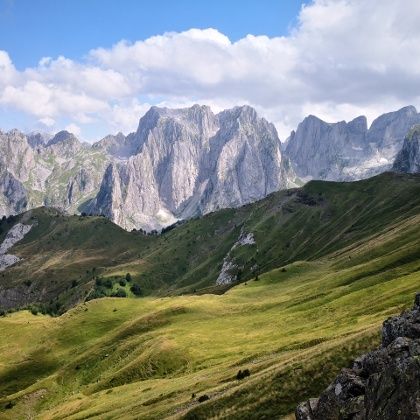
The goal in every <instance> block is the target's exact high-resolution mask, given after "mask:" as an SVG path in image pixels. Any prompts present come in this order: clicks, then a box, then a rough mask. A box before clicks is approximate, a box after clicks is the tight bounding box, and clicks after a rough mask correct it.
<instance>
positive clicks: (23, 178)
mask: <svg viewBox="0 0 420 420" xmlns="http://www.w3.org/2000/svg"><path fill="white" fill-rule="evenodd" d="M416 124H420V114H418V113H417V111H416V109H415V108H414V107H413V106H408V107H405V108H402V109H400V110H399V111H396V112H390V113H387V114H384V115H381V116H380V117H378V118H377V119H375V120H374V121H373V123H372V124H371V126H370V127H369V128H368V126H367V120H366V118H365V117H363V116H361V117H358V118H356V119H354V120H353V121H350V122H348V123H346V122H344V121H341V122H338V123H326V122H324V121H322V120H321V119H319V118H317V117H315V116H308V117H307V118H305V119H304V120H303V121H302V122H301V123H300V124H299V126H298V128H297V129H296V131H293V132H292V133H291V135H290V137H289V138H288V139H287V141H286V142H285V143H284V144H282V142H281V141H280V139H279V136H278V134H277V131H276V129H275V127H274V125H273V124H271V123H269V122H268V121H266V120H265V119H264V118H260V117H259V116H258V115H257V113H256V111H255V110H254V109H253V108H251V107H249V106H242V107H235V108H233V109H229V110H225V111H223V112H220V113H219V114H214V113H213V112H212V111H211V109H210V108H209V107H207V106H199V105H194V106H192V107H191V108H183V109H168V108H158V107H152V108H151V109H150V110H149V111H148V112H147V113H146V114H145V115H144V116H143V117H142V118H141V119H140V122H139V125H138V129H137V131H136V132H134V133H131V134H129V135H127V136H125V135H123V134H122V133H119V134H117V135H109V136H106V137H105V138H104V139H102V140H100V141H98V142H96V143H94V144H93V145H89V144H86V143H82V142H80V141H79V140H78V139H77V138H76V137H75V136H74V135H73V134H71V133H68V132H66V131H61V132H59V133H57V134H56V135H54V136H51V135H46V134H40V133H33V134H27V135H25V134H23V133H22V132H20V131H18V130H11V131H9V132H0V214H3V215H6V216H8V215H13V214H18V213H20V212H23V211H26V210H29V209H31V208H35V207H38V206H48V207H55V208H58V209H61V210H65V211H67V212H68V213H87V214H98V215H104V216H106V217H108V218H109V219H111V220H112V221H114V222H115V223H117V224H118V225H120V226H122V227H123V228H125V229H127V230H132V229H143V230H146V231H151V230H160V229H161V228H162V227H165V226H168V225H171V224H173V223H175V222H177V221H178V220H184V219H189V218H191V217H195V216H199V215H202V214H207V213H210V212H212V211H215V210H217V209H221V208H231V207H239V206H241V205H244V204H247V203H250V202H254V201H257V200H259V199H261V198H263V197H265V196H267V195H268V194H270V193H272V192H274V191H278V190H282V189H288V188H293V187H296V186H299V185H302V184H303V183H304V182H307V181H308V180H310V179H320V180H333V181H351V180H358V179H363V178H367V177H370V176H373V175H376V174H379V173H381V172H384V171H387V170H391V169H392V170H395V171H403V172H418V171H419V146H418V144H419V137H418V134H417V131H416V130H411V129H412V128H413V127H414V126H415V125H416ZM410 130H411V131H410Z"/></svg>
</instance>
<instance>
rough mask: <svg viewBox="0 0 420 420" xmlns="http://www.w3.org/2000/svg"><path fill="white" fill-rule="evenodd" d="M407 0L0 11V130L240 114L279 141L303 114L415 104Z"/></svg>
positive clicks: (417, 72)
mask: <svg viewBox="0 0 420 420" xmlns="http://www.w3.org/2000/svg"><path fill="white" fill-rule="evenodd" d="M419 21H420V2H419V1H418V0H404V2H398V1H395V0H381V2H375V1H366V0H310V1H309V0H308V1H307V2H302V1H298V0H258V1H257V0H224V1H221V0H195V1H192V0H171V1H170V0H161V1H156V0H155V1H152V0H148V1H140V0H138V1H135V0H119V1H116V0H115V1H111V0H0V129H2V130H9V129H12V128H15V127H16V128H19V129H21V130H22V131H25V132H28V131H47V132H50V133H54V132H57V131H59V130H62V129H67V130H69V131H72V132H73V133H74V134H76V135H77V136H79V137H80V138H81V139H82V140H87V141H95V140H98V139H100V138H102V137H103V136H105V135H106V134H109V133H116V132H118V131H122V132H123V133H129V132H132V131H134V130H135V129H136V127H137V125H138V121H139V118H140V117H141V116H142V115H143V114H144V113H145V112H146V111H147V110H148V109H149V108H150V106H152V105H158V106H167V107H186V106H191V105H193V104H194V103H200V104H206V105H209V106H211V107H212V109H213V110H214V111H215V112H219V111H220V110H222V109H226V108H230V107H233V106H237V105H243V104H248V105H250V106H253V107H255V109H256V110H257V112H258V113H259V114H260V115H261V116H263V117H265V118H266V119H267V120H269V121H271V122H273V123H274V124H275V126H276V128H277V131H278V132H279V136H280V138H281V139H282V140H285V139H286V138H287V136H288V135H289V134H290V131H291V130H292V129H295V128H296V126H297V125H298V124H299V122H300V121H301V120H302V119H303V118H304V117H305V116H307V115H308V114H314V115H317V116H318V117H320V118H322V119H324V120H326V121H329V122H334V121H340V120H350V119H353V118H355V117H357V116H359V115H366V116H367V117H368V121H372V119H373V118H375V117H376V116H378V115H380V114H382V113H384V112H389V111H392V110H395V109H398V108H400V107H402V106H405V105H408V104H412V105H415V106H416V105H418V104H419V103H420V91H419V90H418V89H416V87H417V86H420V25H419V24H418V22H419Z"/></svg>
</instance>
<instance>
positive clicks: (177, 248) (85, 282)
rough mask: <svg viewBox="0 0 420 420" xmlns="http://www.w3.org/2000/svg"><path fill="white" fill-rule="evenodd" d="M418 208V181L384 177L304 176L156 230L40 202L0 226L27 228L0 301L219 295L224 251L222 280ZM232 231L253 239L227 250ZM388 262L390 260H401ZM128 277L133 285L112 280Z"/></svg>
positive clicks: (343, 241)
mask: <svg viewBox="0 0 420 420" xmlns="http://www.w3.org/2000/svg"><path fill="white" fill-rule="evenodd" d="M419 214H420V177H419V176H418V175H397V174H391V173H387V174H382V175H380V176H377V177H374V178H371V179H368V180H364V181H359V182H353V183H335V182H322V181H313V182H310V183H308V184H307V185H306V186H304V187H303V188H301V189H296V190H289V191H282V192H278V193H274V194H271V195H270V196H268V197H267V198H266V199H264V200H261V201H259V202H256V203H253V204H250V205H247V206H244V207H241V208H239V209H227V210H221V211H218V212H215V213H212V214H209V215H207V216H204V217H202V218H197V219H195V220H190V221H188V222H186V223H184V224H181V225H179V226H177V227H176V228H174V229H172V230H169V231H168V232H166V233H164V234H162V235H159V236H146V235H143V234H141V233H139V232H135V233H132V232H126V231H124V230H123V229H121V228H119V227H118V226H116V225H114V224H113V223H111V222H110V221H109V220H107V219H105V218H101V217H81V216H65V215H63V214H60V213H59V212H57V211H55V210H52V209H45V208H39V209H36V210H32V211H30V212H27V213H25V214H24V215H22V216H20V217H18V218H16V220H12V221H10V220H9V223H8V222H7V221H3V222H2V223H1V224H0V231H1V232H3V233H2V236H0V240H1V239H2V237H4V235H5V234H6V232H7V231H8V229H9V228H10V227H11V226H13V223H15V222H16V221H17V220H18V219H22V220H23V222H24V223H29V224H33V225H34V227H33V228H32V230H31V231H30V232H29V234H28V235H27V236H26V237H25V238H24V240H23V241H21V242H20V243H18V244H17V245H16V246H15V247H14V248H13V250H12V251H11V252H12V253H14V254H15V255H17V256H19V257H21V258H23V260H22V261H21V262H20V263H18V264H16V265H15V266H13V267H11V268H9V269H7V270H5V271H4V272H2V273H0V287H2V288H4V289H6V292H5V294H6V295H7V296H12V297H13V299H10V300H9V301H3V302H0V304H1V306H3V309H10V308H15V309H17V308H22V307H28V306H30V305H32V306H35V307H39V308H40V309H42V310H43V311H48V312H50V313H62V312H64V311H65V310H66V309H68V308H70V307H72V306H74V305H75V304H76V303H77V302H82V301H84V300H85V299H86V298H87V297H88V298H92V297H100V296H104V295H112V294H115V293H117V292H118V291H119V289H121V288H122V289H124V292H125V294H126V295H128V296H131V295H132V293H131V291H130V289H131V288H132V285H133V284H138V285H139V286H140V292H141V294H142V295H143V296H144V295H161V296H164V295H168V294H169V295H173V294H176V295H179V294H185V293H188V294H202V293H207V292H217V293H221V292H224V291H225V290H226V289H227V288H228V287H230V286H231V284H229V285H219V286H216V280H217V278H218V276H219V273H220V271H221V270H222V267H223V261H224V258H225V257H226V255H228V254H229V261H230V262H231V263H232V264H231V268H230V270H228V271H229V275H230V279H231V281H232V282H233V283H236V282H238V281H246V280H249V279H251V278H254V277H255V276H256V275H257V274H262V273H264V272H266V271H268V270H271V269H274V268H276V267H281V266H282V265H284V264H290V263H292V262H294V261H300V260H305V261H315V260H317V259H319V258H324V257H326V256H327V255H329V254H331V253H333V252H335V251H338V250H341V249H344V248H346V247H355V246H357V245H358V244H359V243H361V242H364V241H366V240H367V239H370V238H371V237H372V236H374V235H378V234H382V233H383V232H385V231H387V230H389V229H390V226H391V225H394V224H397V223H402V222H403V221H409V220H410V218H412V217H415V216H417V215H419ZM241 233H242V234H252V235H253V238H254V240H255V244H251V245H244V246H236V247H234V249H232V247H233V245H234V244H235V243H236V242H237V241H238V239H239V237H240V235H241ZM381 252H382V251H381ZM407 252H408V253H404V255H403V257H401V258H403V259H412V260H416V259H418V257H419V250H418V249H415V248H413V249H412V250H410V251H407ZM350 257H352V255H351V254H350ZM352 258H354V257H352ZM363 258H366V260H369V259H370V258H371V255H370V254H369V255H366V256H364V257H363ZM394 258H395V260H393V262H392V264H397V265H398V264H399V263H400V262H399V260H398V258H400V257H399V256H398V255H397V254H395V256H394ZM359 262H362V261H361V260H360V261H359ZM348 263H349V261H346V262H342V263H341V264H342V265H341V266H340V267H345V266H346V264H347V265H348ZM385 268H386V267H385ZM382 269H383V268H382V267H378V268H377V269H376V270H378V273H379V272H380V271H381V270H382ZM127 273H130V274H131V277H132V282H131V283H130V284H125V285H124V281H122V284H123V286H121V285H120V284H119V282H120V280H123V279H124V278H125V276H126V274H127ZM0 309H1V308H0Z"/></svg>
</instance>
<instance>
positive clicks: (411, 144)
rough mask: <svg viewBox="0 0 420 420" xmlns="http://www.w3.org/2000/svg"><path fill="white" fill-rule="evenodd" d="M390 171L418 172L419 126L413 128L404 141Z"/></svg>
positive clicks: (419, 170) (419, 150)
mask: <svg viewBox="0 0 420 420" xmlns="http://www.w3.org/2000/svg"><path fill="white" fill-rule="evenodd" d="M392 169H393V170H394V171H396V172H404V173H411V174H414V173H419V172H420V125H416V126H414V127H413V128H412V129H411V130H410V132H409V133H408V135H407V136H406V138H405V139H404V144H403V147H402V149H401V150H400V152H399V153H398V154H397V157H396V158H395V162H394V165H393V167H392Z"/></svg>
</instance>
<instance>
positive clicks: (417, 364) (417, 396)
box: [295, 293, 420, 420]
mask: <svg viewBox="0 0 420 420" xmlns="http://www.w3.org/2000/svg"><path fill="white" fill-rule="evenodd" d="M295 414H296V419H297V420H318V419H319V420H333V419H354V420H356V419H381V420H397V419H401V420H402V419H404V420H405V419H407V420H409V419H410V420H412V419H420V293H418V294H417V295H416V299H415V303H414V307H413V309H412V310H411V311H409V312H406V313H403V314H402V315H400V316H397V317H394V318H390V319H388V320H386V321H385V322H384V324H383V328H382V345H381V347H380V348H379V349H377V350H375V351H372V352H370V353H367V354H365V355H363V356H361V357H360V358H358V359H356V360H355V361H354V364H353V367H352V368H351V369H343V370H342V371H341V373H340V374H339V375H338V376H337V378H336V379H335V381H334V382H333V383H332V384H331V385H330V386H329V387H328V388H327V389H326V390H325V391H324V392H323V393H322V394H321V396H320V397H319V398H313V399H310V400H308V401H305V402H303V403H301V404H300V405H299V406H298V407H297V409H296V413H295Z"/></svg>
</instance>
